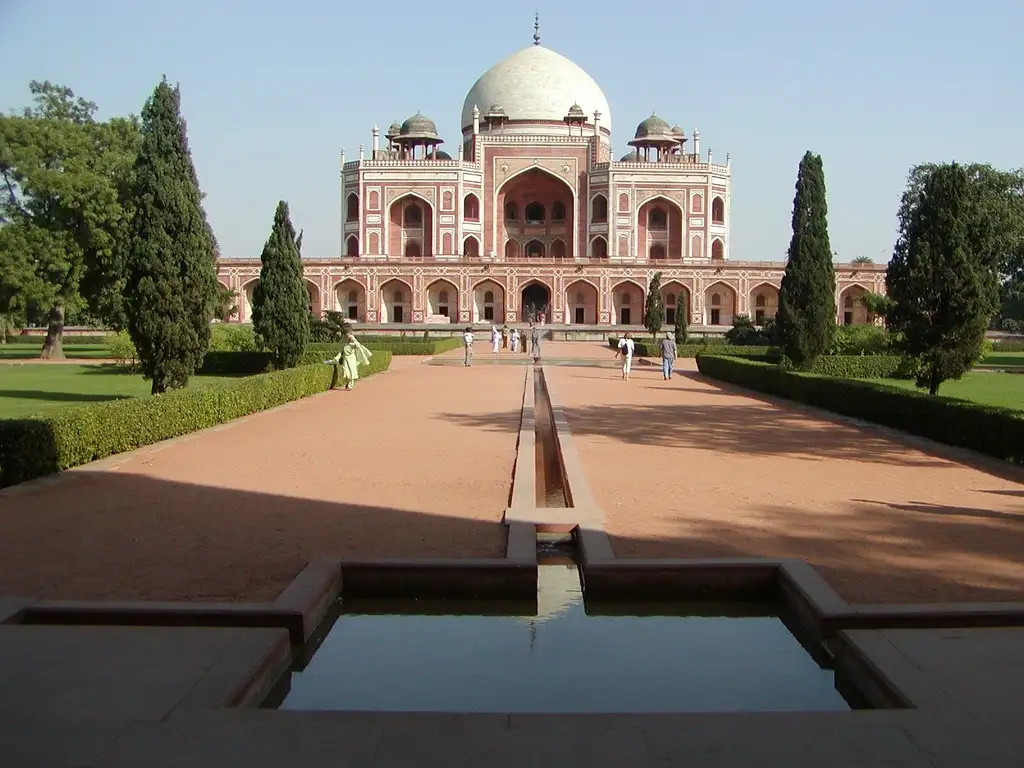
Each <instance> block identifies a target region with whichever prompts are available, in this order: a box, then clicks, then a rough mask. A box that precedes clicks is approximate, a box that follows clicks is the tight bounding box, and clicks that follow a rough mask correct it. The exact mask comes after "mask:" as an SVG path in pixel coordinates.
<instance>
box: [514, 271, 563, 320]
mask: <svg viewBox="0 0 1024 768" xmlns="http://www.w3.org/2000/svg"><path fill="white" fill-rule="evenodd" d="M553 295H554V292H553V291H552V288H551V286H550V285H548V284H547V283H546V282H544V281H543V280H540V279H538V278H533V279H531V280H528V281H527V282H525V283H524V284H523V285H521V286H520V288H519V298H520V304H519V319H520V321H522V322H538V321H541V320H544V321H547V320H550V319H551V297H552V296H553Z"/></svg>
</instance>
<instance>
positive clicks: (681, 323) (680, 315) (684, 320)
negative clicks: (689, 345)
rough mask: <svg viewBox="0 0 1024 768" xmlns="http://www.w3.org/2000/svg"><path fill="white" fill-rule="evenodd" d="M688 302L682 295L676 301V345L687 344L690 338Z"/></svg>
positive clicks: (674, 329)
mask: <svg viewBox="0 0 1024 768" xmlns="http://www.w3.org/2000/svg"><path fill="white" fill-rule="evenodd" d="M686 310H687V307H686V301H685V300H684V299H683V297H682V295H680V296H679V298H678V299H676V322H675V326H674V328H673V331H674V332H675V336H676V344H685V343H686V340H687V339H688V338H689V336H690V328H689V323H688V321H689V318H688V317H687V316H686V314H687V311H686Z"/></svg>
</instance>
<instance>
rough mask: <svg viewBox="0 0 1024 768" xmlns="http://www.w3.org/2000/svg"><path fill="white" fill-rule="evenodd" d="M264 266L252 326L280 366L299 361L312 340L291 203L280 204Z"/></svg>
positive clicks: (265, 254)
mask: <svg viewBox="0 0 1024 768" xmlns="http://www.w3.org/2000/svg"><path fill="white" fill-rule="evenodd" d="M260 260H261V261H262V262H263V268H262V269H260V281H259V283H258V284H257V285H256V290H255V291H254V292H253V306H252V327H253V330H254V331H255V332H256V338H257V339H258V340H259V342H260V344H261V345H262V346H263V347H264V348H266V349H268V350H270V353H271V356H272V358H273V361H274V365H275V367H277V368H291V367H292V366H294V365H295V364H296V363H298V362H299V358H300V357H301V356H302V350H303V349H304V348H305V346H306V342H307V341H308V340H309V318H310V316H309V295H308V294H307V293H306V283H305V280H304V279H303V277H302V263H301V262H300V260H299V245H298V243H297V242H296V239H295V228H294V227H293V226H292V222H291V219H290V218H289V215H288V203H286V202H285V201H284V200H282V201H281V202H279V203H278V204H277V211H276V212H275V213H274V226H273V229H271V231H270V238H269V239H268V240H267V244H266V245H264V246H263V254H262V255H261V256H260Z"/></svg>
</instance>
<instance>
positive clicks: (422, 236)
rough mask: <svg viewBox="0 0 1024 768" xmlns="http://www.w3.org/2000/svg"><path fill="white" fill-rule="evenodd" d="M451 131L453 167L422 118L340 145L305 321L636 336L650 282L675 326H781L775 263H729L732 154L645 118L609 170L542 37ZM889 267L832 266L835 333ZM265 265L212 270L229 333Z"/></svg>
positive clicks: (474, 100) (586, 82) (486, 86)
mask: <svg viewBox="0 0 1024 768" xmlns="http://www.w3.org/2000/svg"><path fill="white" fill-rule="evenodd" d="M461 125H462V141H461V143H460V144H459V145H458V147H457V149H456V152H455V157H454V158H453V157H452V156H451V154H450V153H448V152H445V151H443V150H442V149H441V145H442V143H443V141H442V139H441V137H440V136H439V135H438V132H437V128H436V126H435V124H434V122H433V121H432V120H430V119H428V118H427V117H425V116H424V115H421V114H416V115H413V116H412V117H410V118H409V119H408V120H406V121H405V122H404V123H402V124H401V125H399V124H397V123H396V124H394V125H392V126H391V127H390V128H388V130H387V131H386V132H385V133H384V135H383V136H381V135H380V130H379V129H378V128H377V127H374V128H373V132H372V142H371V145H370V150H369V152H365V151H364V149H363V147H360V148H359V154H358V158H357V159H355V160H351V161H346V159H345V153H344V151H342V153H341V244H342V248H341V254H340V255H339V256H334V257H330V258H319V257H314V258H308V257H304V258H303V265H304V266H303V271H304V274H305V277H306V280H307V288H308V290H309V295H310V304H311V308H312V310H313V312H315V313H317V314H320V313H322V312H325V311H328V310H333V311H338V312H341V313H342V314H343V315H345V316H346V317H348V318H351V319H352V320H353V321H355V322H356V323H358V324H360V325H363V326H365V325H378V324H382V325H384V324H401V325H408V324H414V325H427V324H451V323H456V324H458V325H459V326H461V325H465V324H468V323H488V324H489V323H492V322H494V323H504V322H508V323H511V322H523V321H525V320H528V319H532V318H534V317H536V318H538V319H540V321H541V322H545V323H547V324H551V325H567V326H595V325H596V326H615V325H641V324H642V323H643V304H644V297H645V293H646V289H647V286H648V283H649V280H650V278H651V276H652V275H653V274H654V273H655V272H656V271H660V272H661V273H662V292H663V295H664V300H665V306H666V310H667V312H666V314H667V317H666V320H667V322H668V323H672V322H674V319H675V313H676V312H686V313H688V315H689V321H690V324H691V326H697V327H698V328H699V327H701V326H703V327H705V328H706V330H708V331H712V332H714V331H718V332H720V331H722V330H725V327H728V326H731V325H732V321H733V317H734V316H735V315H737V314H746V315H749V316H750V317H751V318H752V319H753V320H754V321H755V322H757V323H760V322H763V321H764V320H765V319H766V318H768V317H771V316H772V315H774V314H775V310H776V307H777V306H778V289H779V285H780V284H781V280H782V275H783V270H784V269H785V264H784V263H781V262H767V261H753V262H735V261H730V260H729V250H730V227H731V223H732V222H731V192H732V188H731V185H732V181H731V168H730V165H731V163H730V158H729V156H728V155H726V156H725V162H724V163H716V162H714V161H713V160H712V150H711V148H710V147H708V148H707V149H706V150H702V148H701V137H700V133H699V132H698V131H697V130H696V129H695V130H694V131H693V132H692V133H691V134H689V135H688V134H687V133H686V132H685V131H684V130H683V129H682V128H681V127H678V126H672V125H670V124H669V123H668V122H666V121H665V120H663V119H662V118H660V117H658V116H655V115H651V116H650V117H648V118H647V119H646V120H643V121H642V122H640V124H639V125H638V126H637V128H636V131H635V133H634V135H633V138H632V139H631V140H630V141H629V142H628V143H629V146H630V147H631V149H630V150H629V152H628V153H627V154H625V155H624V156H622V157H619V158H618V159H614V158H613V152H612V142H611V136H612V111H611V108H610V107H609V105H608V101H607V99H606V98H605V95H604V93H603V92H602V91H601V88H600V87H599V86H598V85H597V83H596V82H594V80H593V79H592V78H591V77H590V76H589V75H588V74H587V73H586V72H584V71H583V70H582V69H581V68H580V67H578V66H577V65H576V64H574V63H573V62H571V61H569V60H568V59H566V58H565V57H563V56H561V55H559V54H557V53H555V52H554V51H552V50H550V49H548V48H545V47H543V46H541V45H540V44H539V36H538V35H537V34H535V35H534V44H533V45H531V46H529V47H527V48H524V49H523V50H521V51H519V52H518V53H514V54H512V55H511V56H509V57H508V58H506V59H504V60H503V61H501V62H499V63H498V64H496V65H494V66H493V67H492V68H491V69H489V70H488V71H487V72H485V73H484V74H483V75H482V76H481V77H480V79H479V80H477V81H476V83H475V84H474V85H473V87H472V88H471V89H470V91H469V94H468V95H467V96H466V100H465V103H464V105H463V108H462V123H461ZM884 269H885V267H884V265H871V264H837V265H836V299H837V306H838V314H839V316H838V317H837V321H838V322H839V323H845V324H850V323H863V322H867V319H868V318H867V313H866V309H865V308H864V307H863V306H862V304H861V303H860V302H859V301H857V300H856V299H857V297H858V296H859V295H860V294H862V293H864V292H865V291H874V292H878V293H881V292H884ZM259 271H260V261H259V259H222V260H221V262H220V265H219V278H220V281H221V283H222V284H223V285H224V286H226V287H228V288H230V289H232V290H234V291H235V292H236V293H237V295H238V296H239V299H240V300H239V302H238V305H239V306H238V312H237V315H236V316H235V317H234V318H233V319H234V320H236V321H240V322H250V321H251V301H252V292H253V288H254V287H255V284H256V281H257V279H258V277H259ZM451 330H454V328H453V329H451ZM579 330H581V331H582V330H583V329H582V328H580V329H579ZM595 330H596V329H595Z"/></svg>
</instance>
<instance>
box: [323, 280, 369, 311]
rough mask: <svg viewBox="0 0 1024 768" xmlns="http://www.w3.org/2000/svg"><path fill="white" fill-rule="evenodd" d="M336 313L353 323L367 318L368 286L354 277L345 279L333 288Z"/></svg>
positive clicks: (332, 293)
mask: <svg viewBox="0 0 1024 768" xmlns="http://www.w3.org/2000/svg"><path fill="white" fill-rule="evenodd" d="M331 295H332V296H333V297H334V311H335V312H340V313H341V315H342V317H344V318H345V319H346V320H352V321H353V322H362V321H363V319H364V318H365V317H366V286H365V285H364V284H363V283H362V281H360V280H357V279H356V278H354V277H345V278H342V279H341V280H339V281H338V282H336V283H335V284H334V285H332V286H331Z"/></svg>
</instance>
